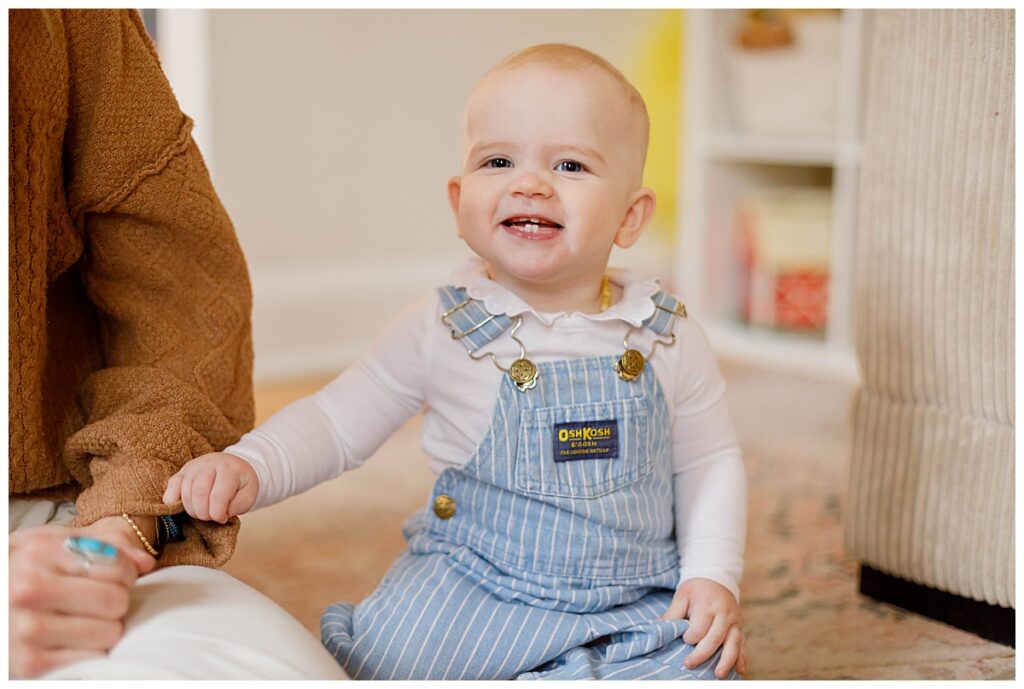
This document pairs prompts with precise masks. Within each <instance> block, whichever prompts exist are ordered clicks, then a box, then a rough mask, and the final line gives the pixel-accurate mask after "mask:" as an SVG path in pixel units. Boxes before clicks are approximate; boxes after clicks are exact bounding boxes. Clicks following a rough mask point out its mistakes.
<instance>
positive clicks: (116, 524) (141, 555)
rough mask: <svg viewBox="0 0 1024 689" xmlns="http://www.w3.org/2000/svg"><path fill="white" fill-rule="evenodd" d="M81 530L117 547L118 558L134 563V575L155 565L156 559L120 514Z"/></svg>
mask: <svg viewBox="0 0 1024 689" xmlns="http://www.w3.org/2000/svg"><path fill="white" fill-rule="evenodd" d="M148 518H149V517H147V519H148ZM82 531H83V532H85V533H87V534H89V535H91V536H95V537H96V538H98V539H100V540H101V541H104V542H106V543H109V544H110V545H112V546H114V547H115V548H117V550H118V558H119V559H120V558H122V557H123V558H125V559H126V560H128V561H129V562H130V563H132V564H133V565H134V568H135V575H136V577H137V576H138V575H140V574H145V573H146V572H149V571H151V570H152V569H153V568H154V567H156V560H155V559H154V558H153V556H152V555H150V554H149V553H148V552H146V550H145V548H143V547H142V541H140V540H139V537H138V535H137V534H136V533H135V530H134V529H133V528H132V527H131V525H130V524H129V523H128V522H127V520H125V519H123V518H122V517H120V516H116V517H106V518H104V519H101V520H98V521H96V522H94V523H92V524H90V525H89V526H86V527H83V528H82Z"/></svg>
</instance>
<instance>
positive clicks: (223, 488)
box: [210, 471, 238, 524]
mask: <svg viewBox="0 0 1024 689" xmlns="http://www.w3.org/2000/svg"><path fill="white" fill-rule="evenodd" d="M236 493H238V477H237V476H236V475H235V474H233V473H231V472H229V471H218V472H217V474H216V479H215V480H214V482H213V488H212V489H211V490H210V519H212V520H213V521H215V522H219V523H220V524H223V523H224V522H226V521H227V520H228V517H230V516H231V514H230V512H229V506H230V504H231V500H232V499H233V498H234V497H235V494H236Z"/></svg>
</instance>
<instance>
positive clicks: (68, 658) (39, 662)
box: [8, 643, 104, 679]
mask: <svg viewBox="0 0 1024 689" xmlns="http://www.w3.org/2000/svg"><path fill="white" fill-rule="evenodd" d="M8 653H9V656H10V664H9V668H10V673H11V677H12V678H14V679H32V678H34V677H39V676H40V675H44V674H46V673H47V672H49V671H51V670H56V669H57V668H59V667H64V666H65V665H70V664H71V663H77V662H79V661H82V660H89V659H91V658H102V657H103V655H104V652H103V651H84V650H81V649H69V648H58V649H54V648H35V647H32V646H24V645H19V644H14V643H12V644H10V645H9V646H8Z"/></svg>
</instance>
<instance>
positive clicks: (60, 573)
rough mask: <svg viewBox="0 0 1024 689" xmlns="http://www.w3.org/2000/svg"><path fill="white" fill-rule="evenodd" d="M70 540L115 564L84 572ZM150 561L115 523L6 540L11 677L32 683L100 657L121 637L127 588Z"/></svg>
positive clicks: (48, 529)
mask: <svg viewBox="0 0 1024 689" xmlns="http://www.w3.org/2000/svg"><path fill="white" fill-rule="evenodd" d="M71 536H91V537H93V538H97V539H99V540H101V541H104V542H106V543H109V544H110V545H113V546H114V547H115V548H117V554H116V556H115V557H113V558H110V559H109V560H102V561H94V562H93V563H92V564H90V565H88V566H87V565H86V562H85V559H84V558H83V556H81V555H78V554H75V553H73V552H69V551H68V550H67V549H66V548H65V547H64V542H65V540H66V539H67V538H68V537H71ZM155 566H156V560H154V559H153V558H152V557H151V556H150V555H149V554H148V553H146V551H145V550H143V548H142V545H141V543H140V542H139V540H138V537H137V536H136V535H135V533H134V531H132V529H131V526H129V525H128V523H127V522H126V521H125V520H124V519H123V518H121V517H119V516H116V517H105V518H103V519H100V520H98V521H96V522H95V523H93V524H91V525H89V526H87V527H84V528H71V527H65V526H56V525H48V526H40V527H36V528H33V529H25V530H24V531H17V532H15V533H12V534H11V535H10V540H9V562H8V574H9V578H8V610H9V623H8V637H7V638H8V642H7V643H8V658H9V668H10V673H11V676H12V677H24V678H29V677H38V676H39V675H42V674H45V673H46V672H49V671H50V670H53V669H56V668H58V667H61V666H63V665H68V664H70V663H73V662H77V661H80V660H86V659H88V658H95V657H99V656H103V655H105V654H106V652H107V651H109V650H110V649H111V648H112V647H113V646H114V644H116V643H117V641H118V640H119V639H120V638H121V635H122V634H123V632H124V616H125V614H126V613H127V612H128V605H129V599H130V592H131V587H132V586H133V585H134V584H135V580H136V579H137V578H138V577H139V575H140V574H145V573H146V572H149V571H151V570H152V569H153V568H154V567H155Z"/></svg>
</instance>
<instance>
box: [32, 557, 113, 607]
mask: <svg viewBox="0 0 1024 689" xmlns="http://www.w3.org/2000/svg"><path fill="white" fill-rule="evenodd" d="M128 566H129V567H131V564H130V563H129V565H128ZM93 571H95V568H91V569H90V570H89V571H88V572H87V573H85V574H84V575H83V576H53V577H47V579H49V581H47V580H46V579H44V582H43V583H44V584H46V585H48V586H49V587H50V590H51V598H50V606H49V609H50V610H52V611H54V612H58V613H62V614H65V615H74V616H78V617H95V618H98V619H104V620H120V619H123V618H124V616H125V615H126V614H127V613H128V606H129V605H130V603H131V587H130V586H129V585H125V584H124V582H123V581H97V580H95V579H93V578H92V575H93Z"/></svg>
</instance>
